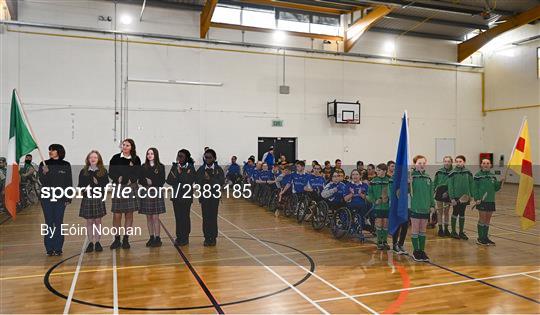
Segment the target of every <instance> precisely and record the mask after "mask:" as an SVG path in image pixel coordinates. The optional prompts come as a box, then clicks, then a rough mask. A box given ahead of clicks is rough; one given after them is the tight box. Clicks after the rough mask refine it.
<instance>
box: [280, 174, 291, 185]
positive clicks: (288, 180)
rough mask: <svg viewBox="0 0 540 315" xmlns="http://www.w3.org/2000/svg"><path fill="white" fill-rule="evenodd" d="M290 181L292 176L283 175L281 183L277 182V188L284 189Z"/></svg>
mask: <svg viewBox="0 0 540 315" xmlns="http://www.w3.org/2000/svg"><path fill="white" fill-rule="evenodd" d="M291 181H292V174H287V175H284V176H283V178H282V179H281V182H279V187H281V188H285V186H287V184H290V183H291Z"/></svg>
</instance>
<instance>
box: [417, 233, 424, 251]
mask: <svg viewBox="0 0 540 315" xmlns="http://www.w3.org/2000/svg"><path fill="white" fill-rule="evenodd" d="M418 248H419V249H420V250H421V251H424V249H425V248H426V234H418Z"/></svg>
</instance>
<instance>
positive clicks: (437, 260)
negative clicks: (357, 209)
mask: <svg viewBox="0 0 540 315" xmlns="http://www.w3.org/2000/svg"><path fill="white" fill-rule="evenodd" d="M516 191H517V187H516V186H513V185H506V186H505V187H504V191H503V192H501V193H499V195H498V201H497V202H498V210H497V212H496V213H495V215H494V218H493V221H492V223H493V225H492V228H491V230H490V232H491V234H492V236H493V237H492V239H493V240H494V241H496V242H497V246H495V247H479V246H477V245H476V244H475V243H474V238H475V237H476V217H477V215H476V214H477V213H476V212H475V211H470V210H468V211H467V216H468V217H467V222H466V232H468V234H469V236H470V238H471V239H470V240H469V241H467V242H465V241H457V240H452V239H446V238H445V239H441V238H437V237H435V236H434V233H435V230H428V243H427V253H428V254H429V255H430V257H431V259H432V263H415V262H413V261H412V260H411V259H410V258H408V257H404V256H399V257H398V256H396V255H393V254H392V253H391V252H388V253H386V252H378V251H376V250H375V248H374V245H373V244H371V243H366V244H360V242H358V241H357V240H356V239H353V238H346V239H342V240H335V239H333V238H332V236H331V235H330V233H329V232H328V231H327V230H326V231H323V232H316V231H314V230H313V229H312V228H311V226H310V225H309V224H307V223H305V224H303V225H299V224H297V223H296V222H295V221H293V220H292V219H287V218H284V217H279V218H276V217H274V215H273V214H271V213H269V212H267V211H265V210H264V209H262V208H259V207H257V206H255V205H253V204H251V203H249V202H246V201H244V200H225V201H224V202H223V203H222V204H221V208H220V218H219V226H220V230H221V232H222V234H221V235H220V237H219V239H218V245H217V247H214V248H206V247H203V246H202V238H201V237H200V236H201V218H200V212H201V210H200V207H199V205H198V204H197V203H194V206H193V208H192V210H193V212H192V237H191V244H190V245H189V246H186V247H182V248H181V251H179V250H178V249H177V248H175V247H174V246H173V244H172V241H171V239H170V238H169V237H168V236H167V232H166V231H164V230H163V231H162V238H163V246H162V247H161V248H146V247H145V246H144V243H145V242H146V240H147V236H146V235H145V234H143V236H140V237H133V238H132V248H131V249H130V250H118V251H117V252H116V254H115V253H114V252H112V251H110V250H109V249H108V248H105V249H104V251H103V252H102V253H90V254H84V255H83V256H82V257H81V256H80V253H81V248H82V246H83V241H84V239H83V238H82V237H68V238H67V239H66V243H65V246H64V255H63V256H62V257H46V256H45V255H44V249H43V244H42V243H43V241H42V238H41V236H40V235H39V232H40V231H39V224H40V223H42V222H43V217H42V213H41V209H40V208H39V207H37V206H34V207H31V208H28V209H25V210H23V211H22V212H21V213H20V214H19V215H18V218H17V220H16V221H15V222H13V221H12V220H7V221H0V222H3V223H2V224H1V225H0V258H1V274H0V313H62V312H66V311H67V312H69V313H113V312H119V313H128V312H129V313H160V312H163V313H217V312H224V313H325V312H328V313H505V314H508V313H535V314H536V313H540V233H539V232H540V226H539V225H537V226H535V227H534V228H533V229H531V230H528V231H521V230H520V228H519V221H518V218H517V217H516V215H515V214H514V212H513V205H514V202H515V199H514V198H515V197H514V196H515V193H516ZM539 191H540V189H538V188H537V189H536V196H537V200H538V201H540V200H539V199H540V198H538V195H539V194H538V192H539ZM171 210H172V205H170V204H168V212H167V213H166V214H165V215H162V217H161V218H162V222H163V224H164V226H165V227H166V230H168V231H169V232H170V233H172V234H173V235H174V215H173V212H172V211H171ZM537 211H538V209H537ZM538 215H539V213H538V212H537V217H538ZM111 221H112V217H111V216H110V214H109V215H108V216H106V217H105V222H106V223H107V224H108V225H109V224H111ZM65 223H79V224H81V225H82V224H84V223H83V220H82V219H81V218H79V217H78V204H73V205H71V206H69V207H68V209H67V211H66V216H65ZM135 225H138V226H141V227H142V228H143V232H144V233H146V220H145V218H144V216H142V215H136V216H135ZM102 243H103V244H104V245H107V246H108V245H109V243H110V240H109V239H108V237H107V238H106V239H105V240H103V242H102ZM406 246H407V248H410V241H407V243H406ZM182 255H183V256H184V258H185V259H186V260H187V261H188V263H187V264H186V262H185V260H184V258H183V257H182ZM197 277H198V278H199V280H200V281H198V280H197Z"/></svg>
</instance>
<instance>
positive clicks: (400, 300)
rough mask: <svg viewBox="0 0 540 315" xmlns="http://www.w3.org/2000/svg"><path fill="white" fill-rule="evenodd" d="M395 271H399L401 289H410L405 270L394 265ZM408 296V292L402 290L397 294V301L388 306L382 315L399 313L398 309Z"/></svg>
mask: <svg viewBox="0 0 540 315" xmlns="http://www.w3.org/2000/svg"><path fill="white" fill-rule="evenodd" d="M395 266H396V268H397V270H398V271H399V274H400V275H401V283H402V288H403V289H408V288H410V287H411V279H410V278H409V274H408V273H407V269H405V268H403V266H401V265H400V264H395ZM408 295H409V290H403V291H401V292H399V295H398V297H397V299H395V300H394V302H392V304H390V306H388V307H387V308H386V309H385V310H384V311H383V312H382V313H383V314H394V313H397V312H398V311H399V307H400V306H401V304H403V303H404V302H405V300H406V299H407V296H408Z"/></svg>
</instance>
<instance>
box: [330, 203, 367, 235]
mask: <svg viewBox="0 0 540 315" xmlns="http://www.w3.org/2000/svg"><path fill="white" fill-rule="evenodd" d="M372 209H373V208H371V209H369V210H368V211H366V212H365V213H363V212H364V211H362V210H361V209H354V208H349V207H341V208H339V209H337V210H336V213H335V216H334V220H333V222H332V235H333V236H334V237H335V238H337V239H340V238H342V237H344V236H346V235H355V236H358V238H359V240H360V242H361V243H364V242H365V236H364V232H363V231H364V227H365V220H366V218H367V217H369V216H370V214H371V212H372Z"/></svg>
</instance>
